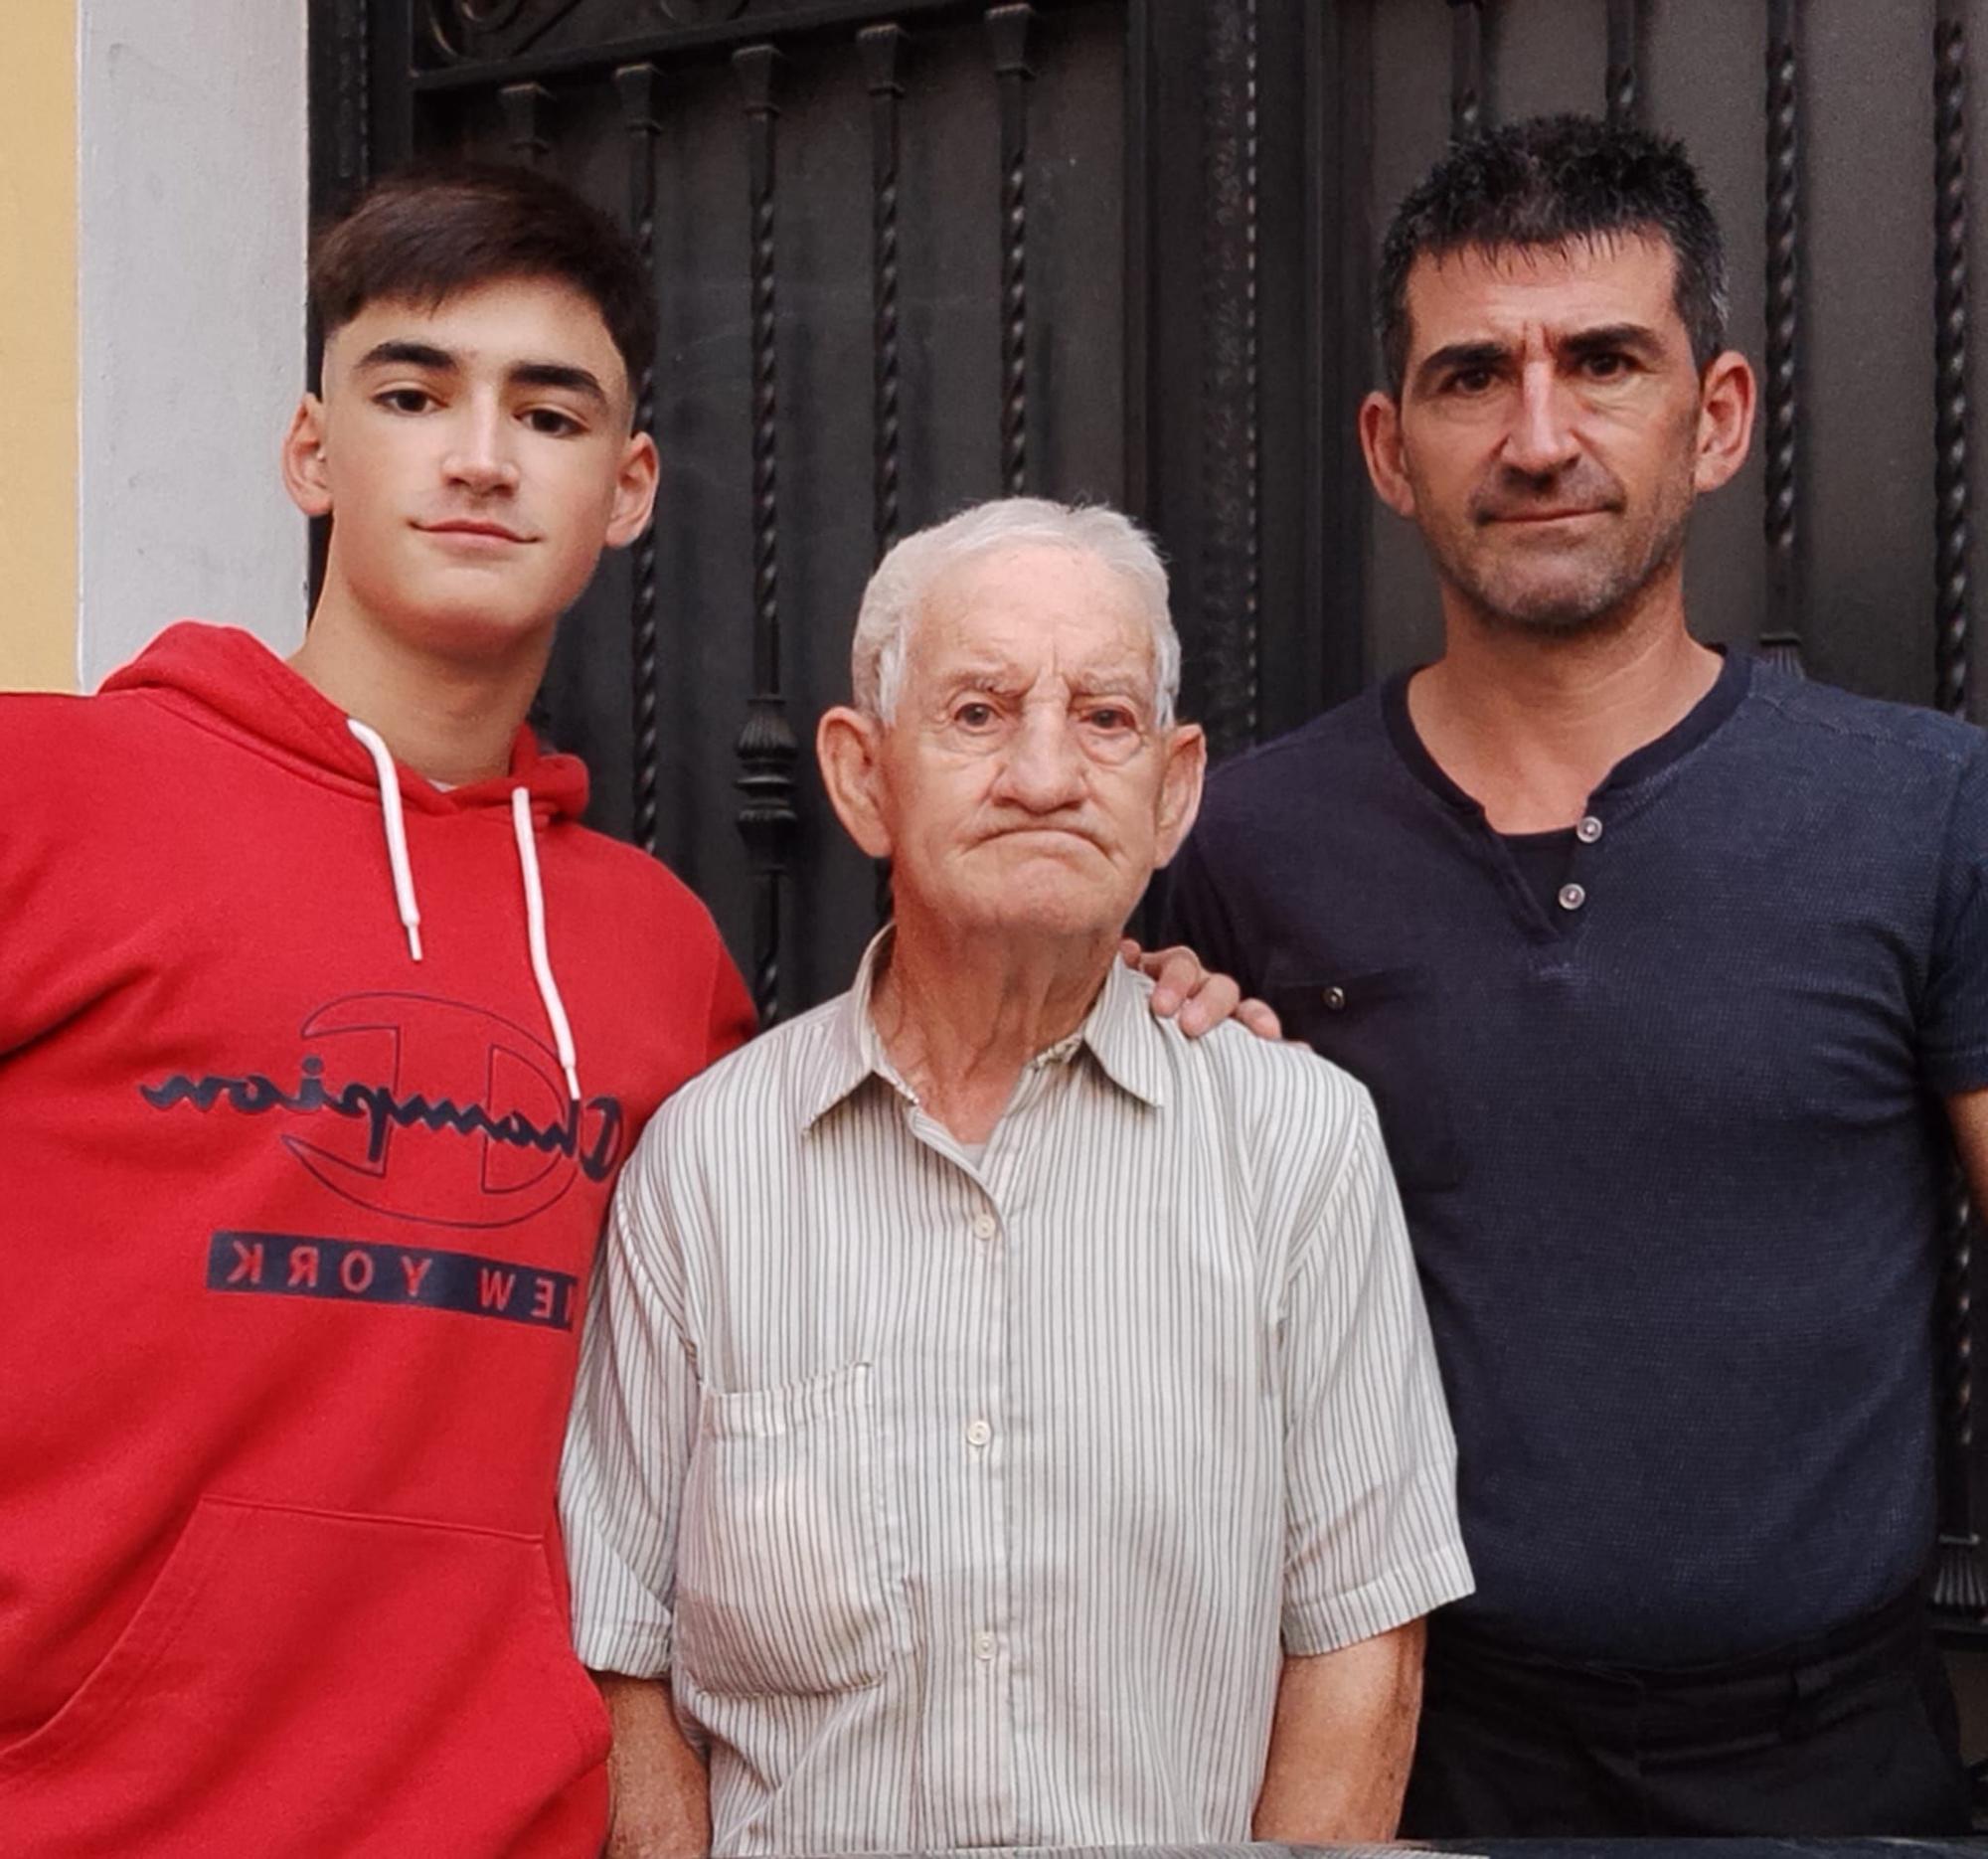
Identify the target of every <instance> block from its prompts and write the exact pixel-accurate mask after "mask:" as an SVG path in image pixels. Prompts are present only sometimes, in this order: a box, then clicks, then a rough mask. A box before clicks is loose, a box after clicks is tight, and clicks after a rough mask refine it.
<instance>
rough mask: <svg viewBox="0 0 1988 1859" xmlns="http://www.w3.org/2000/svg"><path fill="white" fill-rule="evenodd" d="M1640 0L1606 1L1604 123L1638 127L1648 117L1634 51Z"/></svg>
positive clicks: (1639, 26)
mask: <svg viewBox="0 0 1988 1859" xmlns="http://www.w3.org/2000/svg"><path fill="white" fill-rule="evenodd" d="M1642 27H1643V6H1642V0H1608V76H1607V80H1606V84H1605V86H1604V87H1605V90H1606V97H1607V104H1608V120H1609V121H1610V122H1631V123H1635V124H1636V125H1637V126H1638V127H1641V126H1642V125H1643V124H1645V123H1647V122H1648V121H1649V118H1650V110H1649V105H1648V104H1647V103H1646V102H1645V101H1644V99H1643V82H1642V71H1641V66H1640V62H1639V58H1638V48H1639V46H1640V44H1641V41H1642Z"/></svg>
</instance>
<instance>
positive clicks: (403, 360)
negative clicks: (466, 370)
mask: <svg viewBox="0 0 1988 1859" xmlns="http://www.w3.org/2000/svg"><path fill="white" fill-rule="evenodd" d="M353 366H354V367H355V368H390V367H398V368H425V369H428V370H430V371H431V372H432V373H435V374H453V373H454V372H455V371H456V370H457V368H458V367H459V366H460V364H459V363H458V362H457V361H456V359H455V357H454V356H453V355H451V354H450V353H449V352H448V351H447V350H446V349H438V348H436V347H435V346H434V344H433V343H431V342H407V341H402V340H398V339H391V338H390V339H389V340H388V341H386V342H376V343H374V345H373V346H372V347H371V348H370V349H368V350H367V351H366V353H365V354H364V355H362V356H361V357H360V358H359V359H358V361H356V362H355V363H354V364H353Z"/></svg>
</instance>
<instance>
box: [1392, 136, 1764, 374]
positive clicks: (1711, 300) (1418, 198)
mask: <svg viewBox="0 0 1988 1859" xmlns="http://www.w3.org/2000/svg"><path fill="white" fill-rule="evenodd" d="M1637 235H1655V236H1656V237H1658V238H1660V239H1662V240H1664V241H1665V242H1666V243H1667V244H1668V245H1669V246H1670V249H1671V252H1672V254H1673V255H1674V257H1675V259H1676V262H1677V282H1676V287H1675V301H1676V303H1677V311H1678V316H1679V318H1680V319H1681V320H1682V321H1683V323H1684V326H1685V332H1686V334H1687V335H1689V336H1690V338H1691V353H1692V359H1693V361H1694V362H1696V363H1697V365H1698V367H1699V368H1700V369H1701V370H1703V369H1704V367H1705V366H1706V364H1707V363H1708V362H1710V361H1711V360H1712V358H1713V357H1714V356H1715V355H1717V354H1718V353H1719V352H1720V350H1722V349H1723V348H1724V347H1725V346H1726V246H1725V242H1724V241H1723V240H1722V239H1721V237H1720V233H1719V222H1718V220H1717V219H1716V218H1715V217H1714V216H1713V212H1712V205H1711V203H1710V202H1709V201H1708V200H1707V199H1706V197H1705V189H1704V187H1703V186H1701V185H1700V183H1699V178H1698V174H1697V171H1696V170H1695V169H1694V168H1693V167H1692V165H1691V160H1690V158H1689V157H1688V156H1687V155H1686V154H1685V152H1684V144H1683V143H1681V142H1676V141H1672V140H1670V139H1669V138H1667V137H1665V136H1660V135H1652V134H1651V133H1650V132H1649V131H1648V130H1646V129H1637V128H1632V127H1631V126H1630V125H1629V124H1627V123H1615V122H1601V121H1598V120H1596V119H1595V118H1594V117H1592V116H1573V115H1567V116H1534V117H1531V118H1529V119H1528V120H1527V121H1524V122H1515V123H1511V124H1508V125H1507V126H1505V127H1503V128H1499V129H1493V130H1491V131H1490V132H1489V133H1487V134H1484V135H1481V136H1476V137H1473V138H1471V139H1470V140H1467V141H1462V142H1458V143H1457V144H1456V145H1455V146H1454V147H1453V148H1451V149H1450V150H1449V152H1448V153H1447V154H1445V155H1444V156H1443V158H1442V159H1441V160H1440V161H1438V162H1437V163H1436V164H1435V166H1434V167H1433V168H1431V169H1430V170H1429V172H1428V173H1427V174H1426V175H1425V176H1424V177H1423V178H1422V180H1421V181H1420V182H1419V183H1418V184H1417V185H1416V186H1415V187H1414V188H1413V189H1412V190H1411V191H1410V192H1409V194H1408V197H1407V198H1406V199H1405V200H1404V201H1403V202H1402V204H1401V206H1400V207H1398V208H1397V209H1396V210H1395V217H1394V220H1393V222H1392V223H1391V224H1390V225H1389V228H1388V236H1387V238H1386V240H1385V241H1383V243H1382V247H1381V269H1380V274H1379V276H1378V277H1376V279H1375V289H1374V324H1375V333H1376V335H1377V336H1378V337H1379V338H1380V343H1381V361H1382V366H1383V367H1384V368H1385V369H1386V371H1387V379H1388V391H1389V392H1390V393H1391V394H1394V395H1396V396H1397V397H1399V396H1400V394H1401V392H1402V381H1403V377H1404V375H1405V374H1406V372H1407V370H1408V271H1409V269H1410V268H1411V267H1412V266H1413V264H1414V261H1415V260H1416V259H1417V258H1418V257H1421V256H1422V255H1423V254H1428V255H1430V256H1433V257H1438V258H1440V257H1444V256H1447V255H1449V254H1453V253H1458V252H1464V251H1478V252H1488V251H1492V250H1495V249H1496V248H1498V247H1511V246H1567V245H1573V244H1578V243H1580V242H1582V241H1586V240H1594V239H1599V240H1609V239H1616V238H1621V237H1624V236H1630V237H1633V236H1637Z"/></svg>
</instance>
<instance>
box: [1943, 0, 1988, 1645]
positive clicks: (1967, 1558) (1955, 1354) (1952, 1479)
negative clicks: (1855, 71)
mask: <svg viewBox="0 0 1988 1859" xmlns="http://www.w3.org/2000/svg"><path fill="white" fill-rule="evenodd" d="M1933 201H1934V206H1933V254H1934V255H1933V358H1934V447H1935V467H1934V489H1935V497H1934V506H1933V533H1934V549H1935V563H1936V567H1935V579H1934V592H1933V617H1934V632H1933V668H1934V678H1935V685H1936V699H1935V701H1936V702H1937V703H1938V705H1939V708H1940V709H1941V710H1943V711H1945V712H1946V713H1947V714H1948V715H1949V716H1955V717H1964V716H1965V715H1966V714H1967V696H1968V692H1967V683H1968V664H1967V645H1968V618H1969V615H1968V597H1969V587H1968V576H1967V549H1968V538H1969V515H1970V507H1971V485H1970V482H1969V476H1968V456H1967V450H1968V446H1967V441H1968V435H1969V434H1968V428H1969V424H1970V408H1969V405H1968V397H1967V335H1968V308H1967V28H1966V23H1965V18H1964V14H1963V12H1962V8H1961V5H1960V4H1959V3H1958V0H1941V3H1940V6H1939V9H1938V17H1937V20H1936V22H1935V24H1934V27H1933ZM1973 1276H1974V1211H1973V1207H1972V1205H1971V1203H1970V1199H1969V1196H1968V1191H1967V1177H1966V1175H1965V1174H1964V1173H1963V1172H1962V1171H1961V1169H1960V1168H1959V1166H1958V1165H1957V1164H1950V1165H1949V1171H1948V1175H1947V1182H1946V1192H1945V1195H1944V1196H1943V1198H1942V1201H1941V1206H1940V1286H1939V1294H1940V1328H1941V1335H1942V1340H1943V1341H1944V1343H1945V1348H1944V1349H1943V1351H1942V1352H1941V1364H1940V1366H1941V1371H1942V1373H1941V1387H1940V1397H1941V1399H1940V1445H1941V1458H1942V1463H1941V1466H1940V1517H1939V1538H1940V1541H1939V1555H1938V1558H1937V1561H1936V1563H1935V1565H1934V1579H1933V1600H1934V1602H1935V1604H1936V1605H1941V1606H1945V1607H1950V1608H1955V1609H1958V1610H1960V1611H1963V1612H1966V1613H1970V1614H1973V1615H1975V1616H1976V1617H1977V1618H1980V1617H1984V1616H1988V1570H1984V1568H1983V1567H1982V1560H1981V1553H1980V1551H1981V1540H1980V1535H1979V1533H1978V1531H1977V1530H1976V1528H1975V1492H1974V1476H1973V1474H1974V1291H1973Z"/></svg>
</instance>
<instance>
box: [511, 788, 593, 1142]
mask: <svg viewBox="0 0 1988 1859" xmlns="http://www.w3.org/2000/svg"><path fill="white" fill-rule="evenodd" d="M511 827H512V831H513V832H514V833H515V834H516V836H517V840H518V865H519V869H520V870H522V871H523V873H524V875H525V931H526V933H527V934H528V935H529V936H530V937H531V942H532V973H533V974H534V975H535V976H537V978H538V983H539V999H540V1000H542V1001H544V1002H545V1007H546V1018H547V1019H548V1020H550V1021H551V1022H552V1028H553V1043H554V1044H555V1045H557V1046H558V1047H559V1056H560V1064H561V1065H562V1066H564V1067H565V1068H566V1088H567V1090H568V1091H570V1092H572V1093H573V1100H574V1102H575V1103H578V1102H579V1101H580V1069H579V1066H578V1063H577V1060H576V1055H575V1053H574V1049H573V1028H572V1027H571V1026H570V1025H568V1024H567V1017H566V1003H565V1002H564V1001H562V1000H561V999H560V991H559V983H558V982H557V981H556V980H554V979H553V963H552V957H551V956H550V955H549V954H548V953H547V952H546V894H545V892H544V890H543V889H541V887H540V885H539V849H538V846H537V845H536V844H535V843H534V841H533V838H532V797H531V795H530V794H529V793H528V792H527V791H526V790H525V789H524V788H522V787H514V788H512V789H511Z"/></svg>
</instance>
